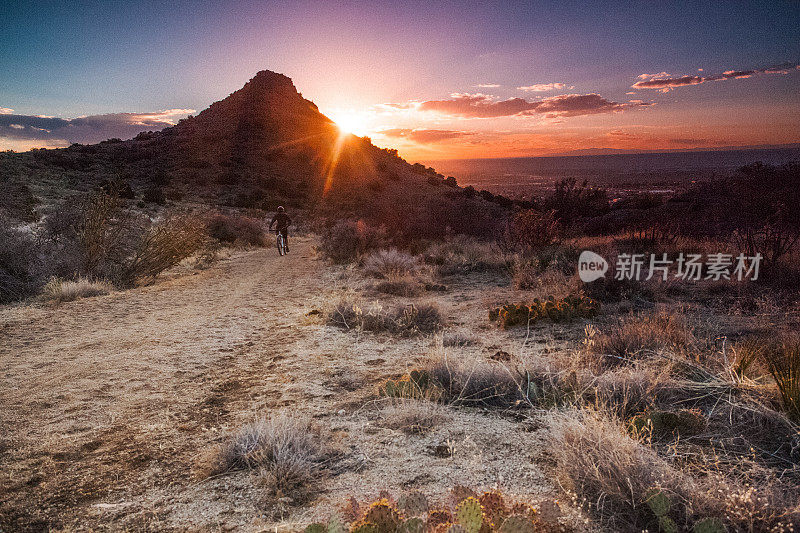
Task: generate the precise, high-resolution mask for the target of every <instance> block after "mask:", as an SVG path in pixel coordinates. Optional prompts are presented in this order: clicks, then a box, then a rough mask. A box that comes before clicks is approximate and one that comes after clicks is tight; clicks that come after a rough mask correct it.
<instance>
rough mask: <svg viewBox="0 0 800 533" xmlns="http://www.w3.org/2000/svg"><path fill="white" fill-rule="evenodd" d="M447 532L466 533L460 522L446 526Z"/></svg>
mask: <svg viewBox="0 0 800 533" xmlns="http://www.w3.org/2000/svg"><path fill="white" fill-rule="evenodd" d="M447 533H467V530H466V529H465V528H464V526H462V525H461V524H451V525H450V527H448V528H447Z"/></svg>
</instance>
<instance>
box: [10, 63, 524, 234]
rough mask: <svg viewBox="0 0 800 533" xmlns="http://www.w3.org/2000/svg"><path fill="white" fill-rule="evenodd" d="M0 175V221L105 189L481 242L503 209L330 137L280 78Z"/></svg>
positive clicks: (502, 204)
mask: <svg viewBox="0 0 800 533" xmlns="http://www.w3.org/2000/svg"><path fill="white" fill-rule="evenodd" d="M0 171H2V173H1V174H0V176H2V178H0V179H2V182H3V186H4V188H6V189H7V190H10V191H12V193H13V194H12V195H11V196H12V197H10V198H8V199H7V201H4V202H0V211H2V212H3V214H5V215H6V216H8V217H10V218H12V219H16V220H22V221H35V220H37V219H38V215H39V214H41V213H45V212H46V211H47V206H49V205H53V204H57V203H59V202H60V201H61V200H63V198H65V197H67V196H70V195H71V194H74V193H83V192H88V191H91V190H94V189H96V188H97V187H99V186H101V185H102V184H103V183H109V182H113V183H117V184H118V185H119V187H118V188H120V189H121V190H126V191H129V192H128V195H129V197H130V198H132V199H135V198H144V199H145V200H147V199H148V198H164V199H166V200H170V201H173V202H174V201H190V202H197V201H199V202H202V203H208V204H215V205H228V206H234V207H243V208H255V209H273V208H274V207H276V206H277V205H279V204H285V205H289V206H293V207H297V208H305V209H308V210H310V211H312V212H314V213H316V214H318V215H326V216H335V217H341V216H356V217H359V218H365V219H367V220H369V221H370V222H373V223H376V224H384V225H386V226H388V228H389V229H390V231H391V230H397V231H401V232H404V233H407V234H408V233H413V234H415V235H420V234H421V233H420V232H423V231H424V234H425V235H431V236H436V235H443V234H445V233H446V232H448V231H451V230H453V231H456V232H468V233H473V234H483V235H490V234H491V233H492V232H493V231H494V223H495V221H496V220H497V218H498V216H499V214H500V213H501V211H502V210H503V209H505V208H507V207H508V205H509V204H510V202H509V201H507V199H505V198H503V197H497V198H491V199H490V200H492V201H487V200H486V199H484V198H481V197H475V195H474V194H465V191H464V190H463V189H460V188H458V187H457V186H456V183H455V180H454V179H452V178H450V179H445V177H444V176H442V175H441V174H438V173H437V172H436V171H435V170H434V169H432V168H425V167H424V166H422V165H409V164H408V163H407V162H405V161H404V160H403V159H402V158H400V157H399V156H398V155H397V151H396V150H387V149H381V148H378V147H376V146H374V145H373V144H372V143H371V142H370V140H369V139H368V138H366V137H364V138H359V137H356V136H354V135H351V134H347V133H343V132H341V131H340V130H339V129H338V128H337V127H336V125H335V124H334V123H333V122H332V121H331V120H330V119H329V118H327V117H326V116H325V115H323V114H322V113H320V112H319V110H318V109H317V107H316V105H314V103H312V102H310V101H309V100H306V99H304V98H303V97H302V96H301V95H300V93H298V92H297V89H296V88H295V87H294V85H293V84H292V81H291V79H289V78H288V77H286V76H284V75H282V74H277V73H274V72H270V71H266V70H265V71H261V72H259V73H258V74H256V76H255V77H254V78H253V79H251V80H250V81H249V82H248V83H247V84H245V86H244V87H243V88H241V89H240V90H238V91H236V92H234V93H233V94H231V95H230V96H228V97H227V98H225V99H224V100H221V101H219V102H215V103H214V104H212V105H211V106H210V107H209V108H208V109H206V110H204V111H203V112H201V113H200V114H199V115H197V116H196V117H189V118H187V119H185V120H181V121H180V122H179V123H178V124H177V125H175V126H173V127H170V128H165V129H164V130H161V131H158V132H144V133H141V134H139V135H137V136H136V137H135V138H134V139H130V140H124V141H123V140H120V139H110V140H108V141H104V142H102V143H99V144H95V145H79V144H73V145H72V146H70V147H69V148H64V149H56V150H32V151H30V152H25V153H12V152H6V153H4V154H0ZM12 208H13V209H12ZM409 221H410V222H411V223H409Z"/></svg>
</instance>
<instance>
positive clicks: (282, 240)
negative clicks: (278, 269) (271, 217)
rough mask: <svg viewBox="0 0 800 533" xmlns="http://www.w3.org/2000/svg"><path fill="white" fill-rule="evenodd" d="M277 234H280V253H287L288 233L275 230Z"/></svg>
mask: <svg viewBox="0 0 800 533" xmlns="http://www.w3.org/2000/svg"><path fill="white" fill-rule="evenodd" d="M275 234H276V235H277V236H278V238H277V245H278V253H279V254H281V255H286V235H284V234H283V233H281V232H280V231H278V230H275Z"/></svg>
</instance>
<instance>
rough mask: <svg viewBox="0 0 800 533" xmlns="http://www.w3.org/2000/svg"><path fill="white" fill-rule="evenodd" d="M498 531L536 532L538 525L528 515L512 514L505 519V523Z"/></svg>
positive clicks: (501, 532)
mask: <svg viewBox="0 0 800 533" xmlns="http://www.w3.org/2000/svg"><path fill="white" fill-rule="evenodd" d="M497 531H498V532H499V533H535V532H536V526H534V525H533V522H531V521H530V520H529V519H528V517H527V516H520V515H516V514H512V515H511V516H509V517H508V518H506V519H505V520H504V521H503V525H501V526H500V527H499V528H498V530H497Z"/></svg>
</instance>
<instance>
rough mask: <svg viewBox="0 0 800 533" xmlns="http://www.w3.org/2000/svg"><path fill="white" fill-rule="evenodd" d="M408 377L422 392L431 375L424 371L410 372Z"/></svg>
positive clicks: (426, 386) (428, 383)
mask: <svg viewBox="0 0 800 533" xmlns="http://www.w3.org/2000/svg"><path fill="white" fill-rule="evenodd" d="M409 377H410V378H411V381H413V382H414V383H416V384H417V386H418V387H419V388H420V389H422V390H425V389H427V388H428V385H430V382H431V375H430V374H429V373H428V372H426V371H425V370H412V371H411V373H410V374H409Z"/></svg>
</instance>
